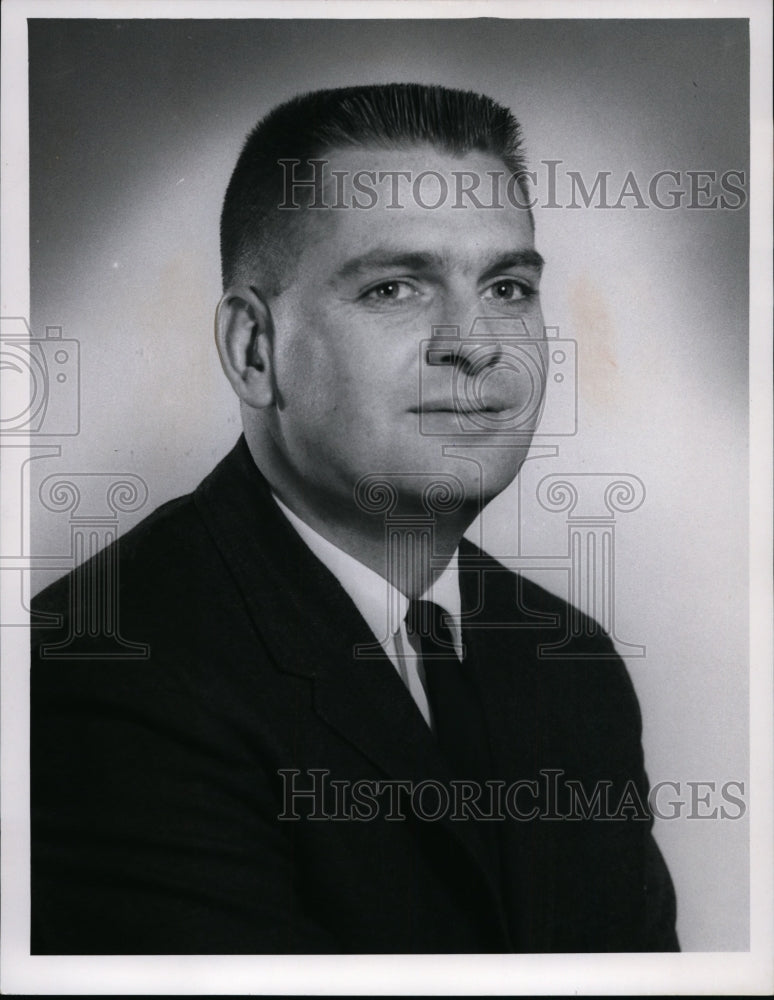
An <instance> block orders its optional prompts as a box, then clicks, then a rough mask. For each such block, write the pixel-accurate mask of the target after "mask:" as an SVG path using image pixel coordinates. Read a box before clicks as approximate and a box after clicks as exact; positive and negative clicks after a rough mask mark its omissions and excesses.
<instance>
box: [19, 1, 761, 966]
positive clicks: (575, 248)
mask: <svg viewBox="0 0 774 1000" xmlns="http://www.w3.org/2000/svg"><path fill="white" fill-rule="evenodd" d="M29 38H30V172H31V175H30V218H31V292H32V316H31V325H32V329H33V331H34V333H35V335H36V336H39V337H41V338H45V335H46V328H47V327H48V328H51V329H49V330H48V334H49V341H50V342H47V343H46V344H45V346H44V347H42V348H41V350H43V351H45V352H48V353H47V356H48V357H49V359H50V360H51V359H54V355H55V353H56V350H55V349H56V344H54V343H53V342H54V341H56V340H58V339H61V340H62V342H65V341H67V345H68V346H67V350H66V351H65V353H64V354H58V355H57V356H58V357H60V358H63V357H65V356H66V357H67V359H68V360H67V363H66V365H65V367H67V365H73V364H77V372H75V371H72V370H70V369H68V375H67V379H66V381H65V382H64V383H63V385H64V388H65V389H66V390H67V391H68V392H69V391H70V390H71V389H72V388H73V386H75V387H76V388H77V389H78V393H77V396H78V398H77V399H76V398H75V397H72V398H71V397H70V396H67V397H65V393H64V389H63V392H62V393H59V396H58V397H57V398H54V397H55V396H56V394H57V393H58V392H59V388H61V387H58V386H56V385H55V384H54V382H53V381H52V382H51V389H50V393H51V400H50V401H49V404H50V407H51V413H54V410H55V409H56V408H58V409H56V414H58V416H57V417H56V420H62V421H64V424H63V425H62V426H65V425H66V429H68V430H70V431H72V433H70V434H66V435H61V434H60V435H59V436H57V433H58V432H57V426H55V423H56V421H55V420H53V418H52V420H51V421H50V423H49V425H48V426H44V427H41V428H40V433H43V432H45V434H49V435H51V436H50V437H48V438H46V437H45V435H44V436H43V437H41V438H40V440H42V441H48V442H49V443H56V444H57V446H58V447H59V454H58V455H56V454H52V453H46V452H45V449H41V450H40V451H39V452H38V453H37V457H36V458H34V459H33V461H31V462H30V463H29V464H28V466H27V467H26V470H25V475H26V477H27V481H28V482H29V484H30V488H31V496H32V551H33V552H34V554H35V555H36V556H39V557H42V564H43V569H41V570H40V572H38V573H36V574H35V579H34V580H33V581H32V589H33V590H35V589H39V588H40V587H41V586H42V585H43V584H44V583H46V582H48V581H50V580H52V579H54V578H55V577H57V576H59V575H61V574H62V573H63V572H64V571H65V569H66V567H67V565H68V564H69V562H71V561H72V560H73V559H75V558H78V557H79V555H78V553H76V552H75V551H74V550H73V548H72V545H73V541H72V539H73V538H74V537H75V535H74V534H72V532H73V530H74V524H75V522H76V521H77V517H76V514H75V513H74V511H73V509H72V504H69V501H68V500H67V497H66V496H64V495H63V494H61V493H60V494H58V495H57V494H56V493H53V494H52V492H51V487H52V480H51V478H50V477H51V476H63V477H64V478H67V477H68V476H70V477H71V478H72V477H73V476H75V477H80V478H78V480H77V481H78V482H79V483H81V485H82V486H83V487H84V488H87V487H88V488H89V489H93V488H95V484H97V487H96V488H97V489H99V488H102V486H104V485H105V483H107V482H110V481H112V480H111V477H112V478H113V479H119V480H120V479H122V477H123V478H126V477H130V482H131V483H133V484H134V487H133V488H135V487H136V488H137V489H136V493H135V498H134V500H131V497H130V496H129V494H125V495H124V502H123V503H118V504H117V505H116V504H114V505H113V506H110V505H108V506H105V501H104V498H103V499H102V500H100V498H99V497H97V498H96V499H93V505H94V506H93V509H92V510H91V514H89V515H88V516H92V517H93V520H94V524H97V526H98V530H97V529H95V531H94V532H92V533H91V536H90V537H91V543H94V544H101V541H102V540H104V538H105V537H107V535H106V532H105V530H104V521H103V522H100V521H99V518H100V516H102V515H106V516H107V518H108V521H110V519H111V518H112V519H113V521H112V522H111V524H113V526H114V527H117V528H118V530H120V531H123V530H126V529H128V528H129V527H131V525H132V524H133V523H136V522H137V521H138V520H139V519H140V518H141V517H142V516H143V515H144V514H146V513H148V512H149V511H150V510H151V509H152V508H153V507H154V506H157V505H158V504H159V503H161V502H163V501H165V500H167V499H169V498H171V497H173V496H175V495H179V494H181V493H184V492H187V491H189V490H190V489H192V488H193V487H194V486H195V485H196V484H197V482H198V481H199V480H200V478H201V477H202V476H203V475H205V474H206V473H207V472H208V470H209V469H210V468H211V467H212V465H213V464H214V463H215V462H216V461H217V460H218V459H219V458H220V457H222V455H224V454H225V452H226V451H227V450H228V449H229V448H230V447H231V445H232V444H233V442H234V441H235V440H236V437H237V434H238V432H239V414H238V409H237V405H236V401H235V398H234V397H233V396H232V393H231V390H230V388H229V387H228V385H227V383H226V381H225V379H224V377H223V376H222V374H221V372H220V368H219V364H218V361H217V358H216V354H215V349H214V344H213V337H212V317H213V311H214V308H215V305H216V302H217V300H218V297H219V293H220V283H219V261H218V215H219V209H220V202H221V198H222V194H223V191H224V189H225V185H226V183H227V180H228V177H229V173H230V170H231V168H232V166H233V163H234V160H235V157H236V155H237V153H238V151H239V149H240V145H241V143H242V140H243V138H244V135H245V133H246V132H247V131H248V129H249V128H250V127H251V126H252V125H253V124H254V123H255V121H256V120H257V119H258V118H259V117H260V116H261V115H263V114H264V113H265V112H266V111H267V110H268V109H269V108H270V107H272V106H273V105H274V104H275V103H276V102H278V101H281V100H283V99H285V98H287V97H290V96H291V95H293V94H295V93H298V92H299V91H303V90H308V89H314V88H318V87H326V86H338V85H345V84H354V83H360V82H379V81H381V82H386V81H393V80H397V81H420V82H438V83H443V84H447V85H451V86H455V87H464V88H472V89H475V90H481V91H484V92H486V93H488V94H490V95H492V96H493V97H495V98H496V99H498V100H500V101H502V102H504V103H506V104H508V105H510V106H511V107H512V108H513V109H514V110H515V112H516V114H517V116H518V117H519V118H520V120H521V122H522V124H523V127H524V133H525V140H526V149H527V155H528V157H529V160H530V165H531V166H532V167H533V169H535V171H536V185H535V189H536V196H537V197H538V200H539V206H538V208H537V209H536V213H535V214H536V219H537V243H538V247H539V249H540V250H541V252H542V253H543V254H544V256H545V257H546V259H547V262H548V265H547V272H546V275H545V280H544V285H543V309H544V314H545V317H546V323H547V324H551V325H552V326H554V327H556V328H557V333H558V337H559V338H560V339H561V340H562V341H563V342H564V346H563V347H562V348H561V350H559V349H557V351H554V354H555V356H556V358H558V359H559V361H558V362H557V363H559V364H566V363H567V361H568V359H569V360H570V361H571V360H572V354H573V352H574V354H575V358H576V360H577V378H576V379H574V378H572V371H571V370H570V371H569V376H570V377H569V381H568V380H565V381H564V383H563V384H561V385H560V383H558V382H556V381H555V380H554V381H552V383H551V384H552V387H553V389H554V390H555V402H554V405H555V406H556V407H558V408H559V410H561V412H562V414H564V416H561V415H560V417H559V418H558V420H559V424H561V423H562V420H566V416H567V412H570V414H571V415H572V414H573V413H574V411H573V410H572V406H574V401H577V416H578V424H577V433H575V434H564V435H560V436H558V437H554V438H550V437H543V438H541V439H539V440H538V441H537V442H536V446H535V449H534V457H533V458H532V459H531V460H530V461H528V462H527V464H526V465H525V467H524V470H523V473H522V476H521V483H520V486H519V487H515V486H514V487H512V488H510V489H509V490H508V491H506V493H505V494H503V495H502V496H501V497H500V498H498V500H497V501H496V502H495V503H494V504H493V505H492V507H491V508H490V510H489V512H488V513H487V515H486V516H485V518H484V521H483V524H477V525H475V526H474V529H473V531H472V534H473V535H474V537H476V538H477V539H478V540H483V544H484V545H485V546H486V547H487V548H488V549H489V550H490V551H491V552H493V553H494V554H495V555H500V556H515V555H520V556H522V557H523V560H524V565H525V567H526V568H525V572H526V573H527V574H528V575H532V576H534V577H535V578H536V579H539V581H540V582H542V583H543V584H544V585H546V586H548V587H550V588H552V589H554V590H556V591H557V592H559V593H562V594H565V595H566V594H568V592H569V590H568V588H569V587H570V586H571V580H572V579H575V580H576V585H577V580H578V572H579V570H578V565H577V564H576V565H575V566H574V568H573V552H572V551H571V549H572V546H571V545H570V542H569V541H568V539H569V537H570V536H571V535H572V536H573V537H575V539H576V541H577V542H578V544H579V545H581V547H582V546H583V545H585V544H586V543H587V540H588V537H589V531H590V529H589V527H588V524H586V525H585V526H584V524H583V523H580V521H581V520H582V518H581V519H579V518H578V517H577V511H576V517H575V521H573V510H572V509H569V508H568V507H567V506H566V505H565V506H564V507H563V505H562V503H561V502H559V500H557V497H559V498H560V493H557V492H556V490H555V491H554V492H553V493H552V494H550V495H549V494H547V493H546V489H547V487H546V482H545V480H546V477H547V476H554V477H556V478H557V480H565V481H566V480H569V481H570V482H571V483H572V484H573V488H574V489H575V490H576V491H579V495H580V496H581V500H580V501H579V503H581V504H585V507H584V508H583V509H584V511H585V513H586V514H587V515H589V516H591V517H596V518H599V517H601V518H602V522H604V524H605V525H606V529H607V530H608V533H609V534H610V531H611V530H614V538H615V552H614V560H613V563H614V565H613V563H611V569H612V571H614V576H613V577H612V582H611V583H610V587H609V590H610V593H611V594H612V595H613V598H614V601H615V605H614V608H615V635H616V639H617V641H618V644H619V648H620V649H621V651H622V652H623V653H624V654H625V655H626V657H627V662H628V665H629V669H630V672H631V674H632V677H633V680H634V683H635V685H636V688H637V691H638V693H639V697H640V702H641V705H642V709H643V715H644V720H645V733H644V741H645V751H646V761H647V767H648V771H649V775H650V779H651V784H653V785H655V784H656V783H658V782H670V783H671V784H669V785H664V786H662V788H661V792H660V793H659V796H658V804H659V811H660V812H661V813H662V814H663V815H664V817H665V818H663V819H660V820H659V821H658V822H657V826H656V830H657V838H658V840H659V842H660V844H661V846H662V849H663V851H664V853H665V855H666V857H667V860H668V862H669V864H670V867H671V870H672V872H673V875H674V879H675V883H676V887H677V893H678V907H679V933H680V937H681V941H682V944H683V947H684V949H686V950H744V949H745V948H747V946H748V923H749V921H748V906H749V897H748V891H749V874H748V825H747V814H748V812H749V809H750V806H751V803H750V802H749V801H748V797H747V793H748V780H749V778H748V686H747V685H748V627H747V614H748V584H747V556H746V552H747V503H748V498H747V479H748V473H747V462H748V455H747V443H748V434H747V338H748V334H747V264H748V228H747V227H748V216H747V210H746V194H745V190H744V189H745V188H746V186H747V183H748V181H749V175H748V163H747V159H748V133H749V114H748V107H747V88H748V82H747V81H748V42H747V24H746V22H744V21H741V20H738V21H727V20H716V21H709V20H705V21H691V22H688V21H588V20H584V21H518V20H505V21H503V20H493V19H484V20H469V21H467V20H455V21H440V20H439V21H412V22H406V21H399V20H396V21H262V20H253V21H194V20H183V21H151V20H147V21H122V22H119V21H109V20H108V21H96V20H80V21H78V20H67V21H65V20H36V21H31V22H30V34H29ZM549 161H553V165H551V164H550V163H549ZM666 170H668V171H674V172H675V174H674V175H669V176H662V179H661V181H660V182H659V186H657V188H656V189H655V195H656V199H655V200H658V201H659V202H660V203H661V205H662V206H664V205H667V204H669V203H671V202H672V201H673V200H674V196H670V195H669V194H668V192H669V191H670V189H675V190H677V189H681V190H683V192H684V193H683V196H682V197H681V199H679V204H678V205H677V207H675V208H667V207H659V206H658V205H657V204H655V203H654V198H652V197H651V193H649V185H650V183H651V181H652V179H653V178H654V176H655V175H656V174H658V173H659V172H660V171H666ZM551 171H553V181H554V182H555V186H554V189H553V197H552V196H551V183H552V180H551V177H550V176H549V175H550V172H551ZM603 171H604V172H607V179H606V183H607V186H608V193H607V196H606V198H607V201H605V200H604V199H603V202H602V207H599V190H597V193H596V194H595V195H594V197H593V198H591V199H590V203H589V207H585V206H584V204H583V199H582V198H581V197H580V195H579V188H578V187H577V182H575V183H576V187H575V198H574V201H575V205H576V207H571V206H572V202H573V197H572V195H573V190H572V183H573V182H572V178H571V172H575V174H576V175H577V176H579V177H580V178H581V179H582V180H583V182H584V184H585V187H586V189H587V190H590V189H591V187H592V184H593V183H594V181H595V178H597V177H598V175H599V174H600V172H603ZM630 171H631V172H632V173H633V176H634V182H632V181H629V186H628V191H629V195H628V196H627V197H624V198H623V199H620V207H619V208H613V207H607V208H606V207H604V206H605V204H609V203H613V204H614V203H616V202H618V201H619V195H620V193H621V191H622V189H623V188H624V186H625V183H626V178H627V175H628V174H629V172H630ZM689 171H694V172H696V171H709V172H712V171H714V172H715V175H716V176H715V180H714V181H712V180H708V179H707V178H706V177H705V178H702V177H698V176H697V177H693V178H691V177H690V176H689V175H688V172H689ZM732 171H736V172H739V173H737V174H730V173H729V172H732ZM739 174H741V175H742V176H741V178H740V176H739ZM723 176H725V177H726V187H725V188H723V187H721V183H720V179H721V177H723ZM633 183H634V185H635V186H636V187H637V188H638V190H639V192H640V194H641V195H642V197H641V198H638V197H637V195H636V193H633V186H632V184H633ZM691 185H693V187H691ZM699 188H701V189H702V190H701V191H700V190H699ZM734 188H736V193H734ZM740 191H741V193H740ZM718 195H724V198H723V199H721V198H719V197H718ZM701 205H709V206H710V207H699V206H701ZM59 328H61V333H60V330H59ZM75 342H77V343H75ZM556 358H555V360H556ZM562 359H564V361H563V360H562ZM51 364H52V366H54V367H55V365H56V362H55V360H51ZM52 370H53V368H52ZM565 371H567V369H566V368H565ZM76 375H77V376H79V381H78V378H76V377H75V376H76ZM562 392H564V395H562ZM557 393H558V395H557ZM568 393H574V394H575V395H574V396H573V398H572V400H571V404H572V405H571V407H570V410H569V411H568V410H567V409H566V408H567V406H568V405H570V404H568V399H570V396H568ZM562 407H564V408H565V409H564V410H562V409H561V408H562ZM74 408H77V413H76V412H75V409H74ZM557 412H559V411H558V410H557ZM68 422H69V423H68ZM558 429H559V430H565V431H566V430H567V427H566V426H565V427H564V428H562V427H558ZM76 432H77V433H76ZM94 474H98V475H96V476H95V475H94ZM132 477H136V478H132ZM614 480H622V481H623V482H625V483H626V484H627V485H626V486H625V487H623V488H621V489H619V492H618V494H617V502H614V503H613V505H612V510H611V508H610V505H609V504H608V503H607V502H606V500H605V493H604V488H605V487H606V485H609V484H610V483H611V482H613V481H614ZM138 483H140V484H143V485H141V486H139V487H137V484H138ZM541 483H543V494H542V501H541V499H540V496H539V494H540V489H539V487H540V484H541ZM46 484H47V485H46ZM100 484H102V486H100ZM143 486H147V499H146V498H145V496H144V493H143ZM41 488H43V496H44V499H43V500H41ZM627 491H628V492H627ZM129 493H131V490H130V491H129ZM551 496H553V498H554V500H553V503H552V502H551ZM607 499H608V500H609V499H610V494H608V497H607ZM614 499H615V498H614ZM90 502H92V501H90ZM68 504H69V506H68ZM100 504H101V505H102V506H101V507H100ZM116 506H117V508H118V509H117V510H116V509H115V508H116ZM580 509H581V508H580V507H578V510H580ZM80 513H81V514H82V513H83V510H81V512H80ZM87 514H88V511H87ZM87 521H88V517H87ZM113 522H114V523H113ZM602 522H600V523H602ZM100 523H101V524H102V527H99V524H100ZM75 527H76V528H77V524H75ZM111 530H112V528H111ZM568 533H569V534H568ZM573 533H574V534H573ZM108 534H109V532H108ZM87 549H88V545H87V546H86V549H85V550H84V551H86V550H87ZM579 551H580V550H579ZM584 551H585V550H584ZM581 556H582V552H581ZM578 558H580V556H579V557H578ZM576 563H577V560H576ZM581 569H582V567H581ZM573 572H575V574H576V575H575V577H573V576H572V574H573ZM581 591H582V593H575V592H574V596H575V599H579V600H581V601H582V603H585V604H586V605H587V606H589V607H590V609H591V610H592V611H594V610H595V604H594V601H595V600H596V601H599V600H600V597H599V594H596V596H595V591H594V584H593V583H592V584H591V585H590V586H586V587H585V589H584V588H583V587H581ZM596 610H597V613H599V609H598V608H596ZM690 782H692V783H693V784H692V785H689V783H690ZM697 782H706V783H707V785H697V784H696V783H697ZM728 782H737V783H743V791H742V790H741V789H740V787H739V784H736V785H733V786H728V785H727V783H728ZM710 786H712V787H710ZM724 786H725V787H726V792H727V793H730V794H732V795H734V796H736V798H737V799H739V800H741V805H736V806H733V805H732V804H731V803H730V802H729V801H728V798H727V797H725V798H724V796H723V788H724ZM723 807H725V808H723ZM671 814H675V818H673V819H670V818H666V817H668V816H670V815H671ZM740 814H741V815H740Z"/></svg>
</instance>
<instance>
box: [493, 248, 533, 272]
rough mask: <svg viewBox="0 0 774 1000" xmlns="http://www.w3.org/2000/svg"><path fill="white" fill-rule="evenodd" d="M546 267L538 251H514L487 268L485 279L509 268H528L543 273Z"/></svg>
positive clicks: (502, 255)
mask: <svg viewBox="0 0 774 1000" xmlns="http://www.w3.org/2000/svg"><path fill="white" fill-rule="evenodd" d="M544 265H545V261H544V260H543V257H542V256H541V255H540V254H539V253H538V252H537V250H532V249H529V250H512V251H509V252H506V253H504V254H501V255H500V256H499V257H497V258H496V260H494V261H493V262H492V263H491V264H490V266H489V267H487V269H486V271H485V272H484V275H483V277H484V278H489V277H492V276H493V275H495V274H497V273H498V271H505V270H507V269H508V268H509V267H528V268H530V270H533V271H538V272H541V271H542V270H543V267H544Z"/></svg>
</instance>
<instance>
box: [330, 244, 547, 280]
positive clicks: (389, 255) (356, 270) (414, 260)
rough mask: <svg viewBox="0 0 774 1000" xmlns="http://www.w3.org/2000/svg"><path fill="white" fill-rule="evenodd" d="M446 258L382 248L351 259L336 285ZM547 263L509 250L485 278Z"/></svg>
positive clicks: (427, 265)
mask: <svg viewBox="0 0 774 1000" xmlns="http://www.w3.org/2000/svg"><path fill="white" fill-rule="evenodd" d="M446 260H447V257H446V255H445V254H436V253H422V252H413V251H403V250H393V249H390V248H389V247H379V248H376V249H374V250H369V251H368V253H364V254H361V255H360V256H358V257H352V258H351V259H350V260H348V261H346V262H345V263H344V264H342V266H341V267H340V268H339V269H338V270H337V271H336V274H335V275H334V276H333V282H338V281H344V280H346V279H348V278H356V277H359V276H360V275H362V274H366V273H367V272H369V271H375V270H380V269H382V268H405V269H406V270H408V271H426V270H430V269H432V268H438V267H441V266H443V264H444V263H445V262H446ZM544 263H545V261H544V260H543V258H542V256H541V255H540V254H539V253H538V252H537V250H532V249H523V250H509V251H506V252H505V253H502V254H500V255H499V256H498V257H497V258H496V259H495V260H494V261H493V262H492V263H491V264H490V265H489V266H488V267H487V269H486V271H485V272H484V277H485V278H486V277H489V276H491V275H493V274H496V273H497V272H498V271H502V270H503V269H505V268H508V267H528V268H531V269H532V270H534V271H542V270H543V265H544Z"/></svg>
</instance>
